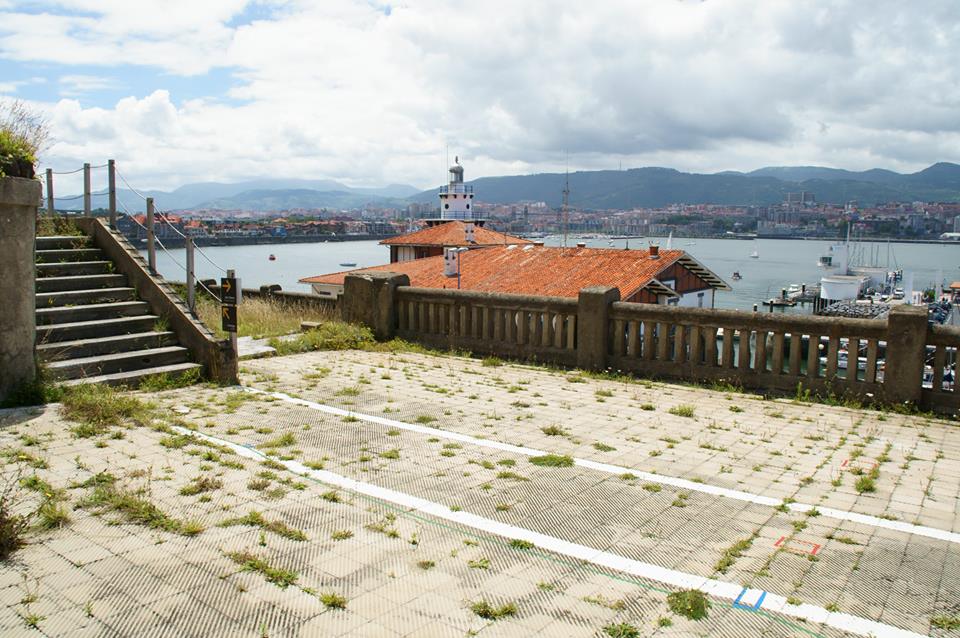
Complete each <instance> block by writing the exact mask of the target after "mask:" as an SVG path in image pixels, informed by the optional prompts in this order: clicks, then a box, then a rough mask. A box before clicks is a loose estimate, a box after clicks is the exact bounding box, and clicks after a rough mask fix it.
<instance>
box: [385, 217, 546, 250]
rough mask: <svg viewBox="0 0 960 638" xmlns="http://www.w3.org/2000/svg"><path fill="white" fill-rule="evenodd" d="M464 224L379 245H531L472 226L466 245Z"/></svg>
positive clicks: (433, 228) (439, 227)
mask: <svg viewBox="0 0 960 638" xmlns="http://www.w3.org/2000/svg"><path fill="white" fill-rule="evenodd" d="M465 228H466V224H465V223H464V222H462V221H456V220H453V221H449V222H447V223H445V224H437V225H436V226H430V227H429V228H424V229H423V230H418V231H415V232H412V233H407V234H406V235H400V236H399V237H391V238H390V239H384V240H383V241H382V242H380V243H381V244H383V245H384V246H450V247H455V246H497V245H504V244H532V243H533V242H532V241H530V240H529V239H523V238H522V237H514V236H513V235H507V234H505V233H498V232H497V231H495V230H490V229H488V228H484V227H483V226H474V229H473V238H474V243H472V244H469V243H467V239H466V231H465V230H464V229H465Z"/></svg>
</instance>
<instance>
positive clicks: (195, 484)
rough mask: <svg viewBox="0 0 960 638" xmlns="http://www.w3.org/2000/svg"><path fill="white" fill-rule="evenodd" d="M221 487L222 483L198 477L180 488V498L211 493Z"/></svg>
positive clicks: (217, 480)
mask: <svg viewBox="0 0 960 638" xmlns="http://www.w3.org/2000/svg"><path fill="white" fill-rule="evenodd" d="M221 487H223V481H221V480H220V479H216V478H211V477H209V476H198V477H196V478H194V479H193V480H192V481H190V482H189V483H187V484H186V485H184V486H183V487H182V488H180V495H181V496H196V495H197V494H201V493H203V492H212V491H214V490H219V489H220V488H221Z"/></svg>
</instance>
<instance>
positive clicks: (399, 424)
mask: <svg viewBox="0 0 960 638" xmlns="http://www.w3.org/2000/svg"><path fill="white" fill-rule="evenodd" d="M241 389H242V390H244V391H246V392H252V393H255V394H265V395H267V396H271V397H274V398H275V399H279V400H281V401H285V402H287V403H293V404H295V405H302V406H304V407H308V408H310V409H312V410H317V411H318V412H326V413H327V414H334V415H337V416H350V417H354V418H356V419H359V420H361V421H367V422H369V423H376V424H378V425H385V426H388V427H392V428H398V429H402V430H409V431H411V432H419V433H420V434H429V435H431V436H436V437H440V438H446V439H450V440H452V441H459V442H461V443H468V444H470V445H476V446H478V447H486V448H491V449H494V450H500V451H502V452H512V453H514V454H521V455H524V456H542V455H544V454H549V452H547V451H545V450H538V449H535V448H529V447H523V446H519V445H510V444H509V443H501V442H500V441H491V440H489V439H481V438H477V437H473V436H469V435H466V434H460V433H458V432H450V431H447V430H440V429H438V428H431V427H427V426H424V425H417V424H414V423H404V422H403V421H395V420H393V419H386V418H384V417H381V416H373V415H370V414H363V413H362V412H352V411H350V410H344V409H342V408H335V407H333V406H330V405H324V404H322V403H316V402H315V401H307V400H306V399H297V398H295V397H291V396H290V395H288V394H284V393H283V392H266V391H264V390H259V389H257V388H251V387H248V386H241ZM573 463H574V465H577V466H579V467H585V468H588V469H591V470H597V471H599V472H606V473H608V474H616V475H618V476H619V475H621V474H633V475H634V476H636V477H637V478H638V479H643V480H644V481H647V482H650V483H660V484H661V485H671V486H673V487H679V488H681V489H684V490H689V491H691V492H700V493H701V494H710V495H711V496H722V497H724V498H732V499H734V500H737V501H746V502H747V503H754V504H756V505H766V506H768V507H778V506H780V505H782V504H783V501H779V500H777V499H775V498H771V497H769V496H761V495H759V494H752V493H750V492H744V491H741V490H733V489H729V488H726V487H717V486H716V485H709V484H707V483H697V482H694V481H688V480H687V479H682V478H676V477H673V476H666V475H664V474H651V473H650V472H644V471H642V470H636V469H634V468H630V467H624V466H622V465H611V464H610V463H600V462H598V461H588V460H586V459H576V458H575V459H573ZM786 506H787V508H789V509H790V510H792V511H794V512H800V513H806V512H809V511H810V510H813V509H816V510H817V511H818V512H820V514H821V515H822V516H825V517H827V518H834V519H838V520H843V521H850V522H853V523H860V524H862V525H869V526H871V527H879V528H882V529H888V530H892V531H895V532H904V533H907V534H916V535H917V536H926V537H927V538H935V539H937V540H941V541H946V542H948V543H960V534H958V533H956V532H949V531H946V530H942V529H937V528H935V527H927V526H925V525H914V524H912V523H904V522H902V521H891V520H887V519H885V518H880V517H878V516H870V515H868V514H858V513H856V512H847V511H845V510H838V509H834V508H831V507H821V506H819V505H810V504H808V503H787V504H786Z"/></svg>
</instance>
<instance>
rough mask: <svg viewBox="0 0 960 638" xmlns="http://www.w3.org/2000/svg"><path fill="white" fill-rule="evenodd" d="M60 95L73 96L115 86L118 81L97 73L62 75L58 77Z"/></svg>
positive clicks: (117, 84)
mask: <svg viewBox="0 0 960 638" xmlns="http://www.w3.org/2000/svg"><path fill="white" fill-rule="evenodd" d="M59 82H60V95H63V96H65V97H75V96H77V95H83V94H85V93H92V92H94V91H102V90H104V89H114V88H117V87H118V86H119V85H120V83H119V82H118V81H117V80H115V79H113V78H108V77H101V76H97V75H63V76H61V77H60V80H59Z"/></svg>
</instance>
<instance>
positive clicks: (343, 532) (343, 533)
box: [330, 529, 353, 541]
mask: <svg viewBox="0 0 960 638" xmlns="http://www.w3.org/2000/svg"><path fill="white" fill-rule="evenodd" d="M330 538H332V539H333V540H335V541H345V540H347V539H348V538H353V532H351V531H350V530H348V529H338V530H336V531H335V532H333V533H332V534H330Z"/></svg>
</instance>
